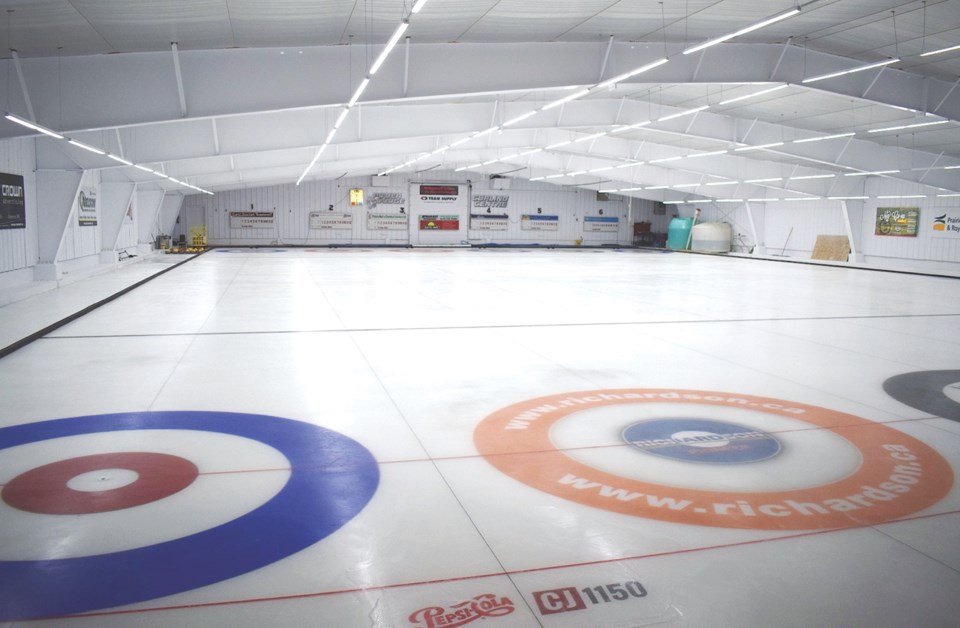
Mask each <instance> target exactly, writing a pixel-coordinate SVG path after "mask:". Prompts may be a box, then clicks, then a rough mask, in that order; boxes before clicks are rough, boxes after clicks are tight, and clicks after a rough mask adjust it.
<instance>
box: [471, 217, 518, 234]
mask: <svg viewBox="0 0 960 628" xmlns="http://www.w3.org/2000/svg"><path fill="white" fill-rule="evenodd" d="M509 226H510V216H508V215H507V214H470V228H471V229H479V230H481V231H506V230H507V228H508V227H509Z"/></svg>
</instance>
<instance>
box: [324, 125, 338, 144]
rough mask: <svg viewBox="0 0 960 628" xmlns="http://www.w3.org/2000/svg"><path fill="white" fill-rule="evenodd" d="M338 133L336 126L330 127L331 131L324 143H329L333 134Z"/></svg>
mask: <svg viewBox="0 0 960 628" xmlns="http://www.w3.org/2000/svg"><path fill="white" fill-rule="evenodd" d="M336 134H337V129H336V127H334V128H332V129H330V132H329V133H327V139H325V140H323V143H324V144H329V143H330V141H331V140H333V136H334V135H336Z"/></svg>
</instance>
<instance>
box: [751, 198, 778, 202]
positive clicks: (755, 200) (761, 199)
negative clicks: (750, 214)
mask: <svg viewBox="0 0 960 628" xmlns="http://www.w3.org/2000/svg"><path fill="white" fill-rule="evenodd" d="M779 200H780V199H779V198H748V199H747V202H748V203H771V202H773V201H779Z"/></svg>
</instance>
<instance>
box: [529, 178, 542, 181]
mask: <svg viewBox="0 0 960 628" xmlns="http://www.w3.org/2000/svg"><path fill="white" fill-rule="evenodd" d="M543 179H544V177H533V178H532V179H530V180H531V181H543Z"/></svg>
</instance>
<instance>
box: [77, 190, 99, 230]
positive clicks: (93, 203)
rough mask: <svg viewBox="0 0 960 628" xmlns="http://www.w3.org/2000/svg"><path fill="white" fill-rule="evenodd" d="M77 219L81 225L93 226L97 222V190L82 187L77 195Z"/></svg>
mask: <svg viewBox="0 0 960 628" xmlns="http://www.w3.org/2000/svg"><path fill="white" fill-rule="evenodd" d="M77 220H78V221H79V223H80V226H81V227H93V226H95V225H96V224H97V190H96V188H84V189H82V190H80V196H78V197H77Z"/></svg>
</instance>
